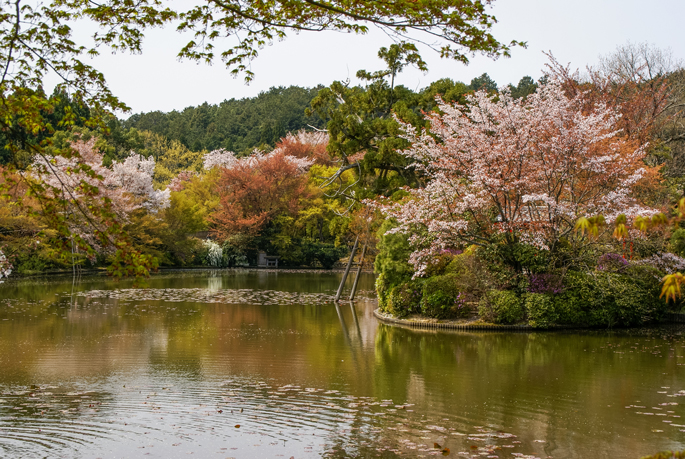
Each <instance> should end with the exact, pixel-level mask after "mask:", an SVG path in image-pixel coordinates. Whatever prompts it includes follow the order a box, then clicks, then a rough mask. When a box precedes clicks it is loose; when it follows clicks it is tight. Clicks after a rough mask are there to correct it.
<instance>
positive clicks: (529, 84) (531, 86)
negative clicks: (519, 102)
mask: <svg viewBox="0 0 685 459" xmlns="http://www.w3.org/2000/svg"><path fill="white" fill-rule="evenodd" d="M537 89H538V85H537V83H536V82H535V80H533V79H532V78H531V77H529V76H524V77H523V78H521V79H520V80H519V84H518V85H517V86H514V85H513V84H510V85H509V91H511V96H512V97H513V98H514V99H520V98H521V97H527V96H528V95H530V94H533V93H534V92H535V91H536V90H537Z"/></svg>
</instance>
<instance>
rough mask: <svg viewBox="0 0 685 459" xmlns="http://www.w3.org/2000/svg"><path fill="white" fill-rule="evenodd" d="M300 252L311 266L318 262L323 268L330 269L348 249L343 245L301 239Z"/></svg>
mask: <svg viewBox="0 0 685 459" xmlns="http://www.w3.org/2000/svg"><path fill="white" fill-rule="evenodd" d="M302 253H303V256H304V261H305V263H306V264H307V265H309V266H312V265H314V264H315V262H319V264H321V266H322V267H323V268H324V269H331V268H333V265H334V264H335V263H336V262H337V261H338V260H340V259H341V258H342V257H343V256H345V254H347V253H348V249H347V247H345V246H339V247H336V246H335V244H332V243H326V242H319V241H313V240H310V239H304V240H303V241H302Z"/></svg>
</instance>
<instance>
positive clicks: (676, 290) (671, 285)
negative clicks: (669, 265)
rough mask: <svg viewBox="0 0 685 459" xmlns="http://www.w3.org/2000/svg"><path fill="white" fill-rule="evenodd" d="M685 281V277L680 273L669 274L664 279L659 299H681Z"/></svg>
mask: <svg viewBox="0 0 685 459" xmlns="http://www.w3.org/2000/svg"><path fill="white" fill-rule="evenodd" d="M684 280H685V276H683V275H682V274H680V273H675V274H669V275H667V276H664V278H663V279H662V282H663V284H662V286H661V295H660V296H659V298H663V297H666V301H668V300H673V301H675V300H676V298H680V297H681V290H680V285H681V284H682V283H683V281H684Z"/></svg>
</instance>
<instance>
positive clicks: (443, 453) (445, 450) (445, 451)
mask: <svg viewBox="0 0 685 459" xmlns="http://www.w3.org/2000/svg"><path fill="white" fill-rule="evenodd" d="M449 454H450V449H449V448H445V449H443V450H442V455H443V456H449Z"/></svg>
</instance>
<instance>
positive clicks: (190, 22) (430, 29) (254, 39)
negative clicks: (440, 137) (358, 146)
mask: <svg viewBox="0 0 685 459" xmlns="http://www.w3.org/2000/svg"><path fill="white" fill-rule="evenodd" d="M488 3H489V2H482V1H480V0H463V1H459V2H455V1H453V0H422V1H413V0H398V1H394V2H372V1H355V2H349V1H347V0H329V1H315V0H304V1H301V0H284V1H250V0H208V1H207V3H205V4H201V5H197V6H194V7H193V8H191V9H190V10H188V11H186V12H184V13H182V14H181V15H180V18H181V23H180V25H179V26H178V30H180V31H191V32H193V33H194V36H195V39H194V40H193V41H191V42H189V43H188V44H187V45H186V46H185V47H184V48H183V49H182V50H181V52H180V53H179V57H185V58H189V59H192V60H196V61H204V62H211V61H213V60H214V59H216V58H217V53H216V50H215V46H214V42H215V40H217V39H219V38H221V37H227V36H239V37H240V40H239V42H238V44H237V45H235V46H233V47H231V48H228V49H226V50H224V51H222V52H221V53H219V54H218V57H219V58H220V59H221V60H222V61H223V62H224V63H225V64H226V66H227V67H228V68H230V69H231V73H233V74H234V75H236V76H237V75H238V74H244V75H245V81H246V82H249V81H251V80H252V79H253V78H254V73H253V72H252V71H251V69H250V62H251V61H252V60H253V59H255V58H256V57H257V55H258V50H259V49H261V48H262V47H264V46H265V45H270V44H271V43H273V42H274V41H275V40H278V41H280V40H283V39H284V38H286V33H287V32H290V31H295V32H300V31H314V32H318V31H325V30H335V31H340V32H351V33H357V34H365V33H367V32H368V29H369V25H373V26H375V27H377V28H380V29H381V30H383V31H384V32H385V33H386V34H388V35H389V36H390V37H394V38H396V39H397V41H400V42H401V41H402V40H407V39H408V38H407V37H408V36H411V37H421V38H409V40H410V41H414V42H425V41H429V42H431V43H432V44H431V45H430V47H431V48H433V49H434V50H435V51H438V52H439V53H440V55H441V56H442V57H444V58H448V59H455V60H457V61H460V62H464V63H467V62H468V57H467V55H468V54H472V53H475V52H480V53H483V54H485V55H487V56H490V57H497V56H509V55H510V47H514V46H525V43H522V42H518V41H512V42H511V43H510V44H509V45H506V44H503V43H500V42H499V41H498V40H496V39H495V37H494V36H493V35H492V34H491V33H490V29H491V27H492V25H493V24H494V23H495V22H496V19H495V18H494V16H491V15H489V14H487V13H486V12H485V8H486V6H485V5H487V4H488ZM424 38H425V39H427V40H425V41H424ZM393 46H396V45H393ZM401 46H402V47H404V48H405V49H406V50H408V51H412V52H413V54H412V55H411V58H412V59H413V63H414V64H415V65H417V66H418V67H419V68H421V69H422V70H423V69H425V63H424V62H423V61H422V60H421V58H420V56H419V55H418V52H416V48H415V46H414V44H413V43H410V44H406V43H405V44H403V45H401ZM410 46H411V47H414V48H413V49H412V48H409V47H410ZM386 52H387V53H388V57H389V58H390V59H392V57H391V54H392V53H393V52H394V51H393V49H392V47H391V48H390V49H389V50H386Z"/></svg>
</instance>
